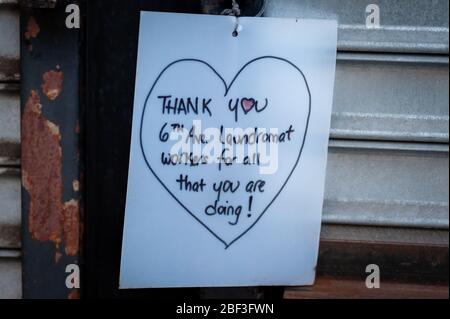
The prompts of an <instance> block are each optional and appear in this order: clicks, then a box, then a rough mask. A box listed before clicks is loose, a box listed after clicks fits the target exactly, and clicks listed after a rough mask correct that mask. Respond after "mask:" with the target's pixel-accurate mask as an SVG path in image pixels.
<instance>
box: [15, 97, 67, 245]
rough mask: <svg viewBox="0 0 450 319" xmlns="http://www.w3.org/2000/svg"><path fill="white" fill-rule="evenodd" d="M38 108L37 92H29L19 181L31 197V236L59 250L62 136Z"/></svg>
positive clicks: (23, 129)
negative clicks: (52, 244)
mask: <svg viewBox="0 0 450 319" xmlns="http://www.w3.org/2000/svg"><path fill="white" fill-rule="evenodd" d="M41 109H42V105H41V104H40V98H39V95H38V93H37V92H36V91H31V95H30V97H29V98H28V101H27V103H26V105H25V109H24V112H23V115H22V182H23V186H24V188H25V189H26V190H27V192H28V194H29V196H30V207H29V213H28V227H29V231H30V235H31V237H32V238H33V239H35V240H40V241H52V242H54V243H55V245H56V246H57V247H58V246H59V244H60V243H61V232H62V220H63V215H62V204H61V196H62V176H61V160H62V156H61V146H60V140H61V135H60V133H59V129H58V127H57V126H56V125H55V124H53V123H51V122H50V121H48V120H47V119H46V118H45V117H44V116H43V115H42V112H41Z"/></svg>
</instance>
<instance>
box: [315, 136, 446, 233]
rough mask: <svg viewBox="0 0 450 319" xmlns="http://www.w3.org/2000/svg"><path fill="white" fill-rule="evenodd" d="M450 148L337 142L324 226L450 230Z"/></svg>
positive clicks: (329, 174)
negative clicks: (449, 228)
mask: <svg viewBox="0 0 450 319" xmlns="http://www.w3.org/2000/svg"><path fill="white" fill-rule="evenodd" d="M448 165H449V158H448V145H447V146H440V145H439V146H431V147H424V146H423V145H420V144H419V145H417V147H415V146H414V145H411V144H405V145H402V144H396V143H371V142H334V143H332V147H331V149H330V153H329V161H328V167H327V182H326V195H325V203H324V216H323V221H324V222H325V223H334V224H359V225H383V226H399V227H415V228H420V227H422V228H437V229H448V209H449V207H448V202H449V168H448Z"/></svg>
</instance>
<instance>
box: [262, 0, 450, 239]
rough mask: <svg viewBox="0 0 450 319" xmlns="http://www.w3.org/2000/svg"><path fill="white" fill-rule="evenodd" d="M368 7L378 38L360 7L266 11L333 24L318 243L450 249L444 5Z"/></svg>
mask: <svg viewBox="0 0 450 319" xmlns="http://www.w3.org/2000/svg"><path fill="white" fill-rule="evenodd" d="M375 3H377V4H378V6H379V8H380V20H381V26H380V28H379V29H368V28H367V27H366V25H365V17H366V6H367V5H368V4H369V3H367V2H365V1H358V0H346V1H338V0H302V1H294V0H284V1H276V0H272V1H268V5H267V8H266V11H265V15H266V16H286V17H299V18H314V17H317V18H326V17H333V18H337V19H338V21H339V40H338V50H339V53H338V61H337V73H336V82H335V83H336V84H335V96H334V104H333V115H332V130H331V142H330V159H329V163H328V172H327V189H326V200H325V207H324V225H325V226H324V229H323V236H325V237H329V238H333V239H334V238H335V237H338V238H340V239H348V240H380V241H401V242H411V243H420V242H422V241H423V242H426V243H428V244H445V245H448V200H449V186H448V173H449V172H448V164H449V161H448V138H449V127H448V125H449V122H448V120H449V116H448V105H449V93H448V79H449V73H448V72H449V70H448V6H449V3H448V1H446V0H435V1H419V0H418V1H412V0H396V1H388V0H384V1H383V0H381V1H375ZM361 225H363V226H366V227H365V228H364V231H361V229H360V228H358V226H361ZM367 226H369V228H367ZM374 226H378V227H374ZM413 229H414V231H412V230H413Z"/></svg>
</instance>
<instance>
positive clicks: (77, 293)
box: [67, 289, 80, 299]
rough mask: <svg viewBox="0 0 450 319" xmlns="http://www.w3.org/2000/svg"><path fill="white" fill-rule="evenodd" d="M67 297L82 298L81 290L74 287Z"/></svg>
mask: <svg viewBox="0 0 450 319" xmlns="http://www.w3.org/2000/svg"><path fill="white" fill-rule="evenodd" d="M67 299H80V290H79V289H72V290H71V291H70V292H69V295H68V296H67Z"/></svg>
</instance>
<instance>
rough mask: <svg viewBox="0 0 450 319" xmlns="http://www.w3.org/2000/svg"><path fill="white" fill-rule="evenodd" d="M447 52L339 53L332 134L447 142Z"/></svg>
mask: <svg viewBox="0 0 450 319" xmlns="http://www.w3.org/2000/svg"><path fill="white" fill-rule="evenodd" d="M448 72H449V69H448V56H447V57H444V56H418V55H392V54H349V53H341V54H339V55H338V62H337V69H336V80H335V89H334V103H333V115H332V125H331V137H332V138H340V139H342V138H344V139H364V140H391V141H392V140H395V141H414V142H439V143H448V132H449V126H448V125H449V121H448V119H449V113H448V112H449V109H448V105H449V93H448V85H449V73H448Z"/></svg>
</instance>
